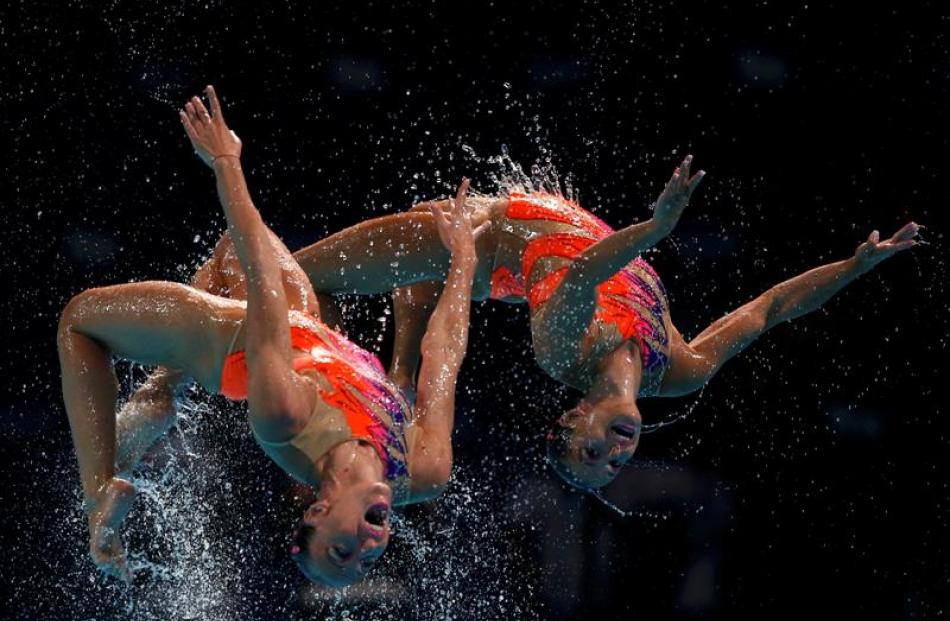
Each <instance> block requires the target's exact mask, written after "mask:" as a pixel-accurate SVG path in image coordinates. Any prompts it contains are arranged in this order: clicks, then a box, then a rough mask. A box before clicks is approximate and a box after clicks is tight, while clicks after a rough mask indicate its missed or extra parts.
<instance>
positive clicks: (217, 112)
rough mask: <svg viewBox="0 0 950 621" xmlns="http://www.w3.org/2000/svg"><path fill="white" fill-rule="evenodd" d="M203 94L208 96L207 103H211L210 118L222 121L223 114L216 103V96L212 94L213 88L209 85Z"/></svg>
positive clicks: (217, 102)
mask: <svg viewBox="0 0 950 621" xmlns="http://www.w3.org/2000/svg"><path fill="white" fill-rule="evenodd" d="M205 93H206V94H207V95H208V101H209V102H210V103H211V116H212V117H214V118H216V119H218V120H219V121H224V113H223V112H221V102H220V101H218V94H217V93H216V92H214V87H213V86H211V85H210V84H209V85H208V86H206V87H205Z"/></svg>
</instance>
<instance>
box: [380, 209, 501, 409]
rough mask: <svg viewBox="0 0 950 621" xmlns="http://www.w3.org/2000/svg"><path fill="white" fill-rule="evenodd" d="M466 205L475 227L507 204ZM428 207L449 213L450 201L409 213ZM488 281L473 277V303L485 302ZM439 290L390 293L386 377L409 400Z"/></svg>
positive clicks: (421, 286)
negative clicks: (471, 211) (391, 318)
mask: <svg viewBox="0 0 950 621" xmlns="http://www.w3.org/2000/svg"><path fill="white" fill-rule="evenodd" d="M467 202H468V204H469V205H472V206H473V207H474V210H475V214H474V220H475V222H476V223H481V222H485V221H488V220H490V219H491V218H492V214H493V213H494V212H497V211H498V210H499V209H503V208H505V207H507V203H499V201H498V199H496V198H492V197H479V196H471V197H469V198H468V201H467ZM430 205H435V206H437V207H438V208H440V209H442V210H443V211H449V210H451V208H452V205H451V201H448V200H444V201H432V202H429V203H419V204H418V205H415V206H414V207H413V208H412V209H410V210H409V211H410V212H415V213H429V209H430ZM485 234H486V235H488V234H489V232H487V231H486V233H485ZM494 243H497V242H494V241H490V242H489V243H488V244H487V246H488V247H489V248H490V247H491V245H492V244H494ZM489 252H490V249H486V250H485V251H484V253H485V254H486V255H487V254H489ZM480 263H481V266H482V271H483V272H484V271H485V268H486V267H487V268H488V269H490V268H491V265H490V262H489V261H481V262H480ZM491 263H493V261H492V262H491ZM486 279H487V281H486ZM490 279H491V275H490V273H488V274H481V278H479V277H478V276H476V284H475V285H473V288H472V299H473V300H480V299H484V298H486V297H487V296H488V293H489V290H490ZM442 286H443V285H442V282H439V281H425V282H418V283H415V284H412V285H407V286H405V287H399V288H397V289H394V290H393V294H392V295H393V314H394V319H395V326H396V330H395V337H394V339H393V358H392V362H391V364H390V367H389V377H390V379H392V380H393V382H395V383H396V385H397V386H399V387H400V388H401V389H402V390H403V391H405V392H406V393H407V394H409V395H410V396H413V395H414V394H415V387H416V371H417V370H418V368H419V360H420V358H421V355H422V353H421V347H422V337H423V335H424V334H425V331H426V327H427V326H428V323H429V317H431V316H432V312H433V311H434V310H435V307H436V304H437V303H438V301H439V295H440V294H441V293H442Z"/></svg>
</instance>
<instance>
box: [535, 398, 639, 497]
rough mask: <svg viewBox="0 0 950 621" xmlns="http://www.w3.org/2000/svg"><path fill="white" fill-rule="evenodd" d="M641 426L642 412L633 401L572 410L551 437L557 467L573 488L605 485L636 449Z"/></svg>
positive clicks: (550, 443) (551, 455)
mask: <svg viewBox="0 0 950 621" xmlns="http://www.w3.org/2000/svg"><path fill="white" fill-rule="evenodd" d="M641 426H642V420H641V418H640V412H639V411H638V410H637V409H636V405H634V404H630V403H627V404H623V405H614V406H611V407H598V406H587V407H584V408H580V407H579V408H575V409H573V410H569V411H568V412H566V413H565V414H564V415H563V416H561V418H560V419H559V420H558V421H557V424H556V426H555V429H554V430H553V432H552V435H551V436H550V437H549V441H548V442H549V447H548V452H549V455H550V457H551V459H552V461H553V465H554V468H555V470H556V471H557V473H558V474H559V475H560V476H561V478H563V479H564V480H565V481H567V482H568V483H570V484H571V485H573V486H574V487H579V488H582V489H597V488H600V487H603V486H605V485H607V484H608V483H610V482H611V481H613V480H614V477H616V476H617V473H619V472H620V469H621V468H622V467H623V465H624V464H625V463H627V461H628V460H629V459H630V458H631V457H632V456H633V453H634V452H635V451H636V450H637V443H638V442H639V441H640V428H641Z"/></svg>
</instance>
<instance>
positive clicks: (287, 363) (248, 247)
mask: <svg viewBox="0 0 950 621" xmlns="http://www.w3.org/2000/svg"><path fill="white" fill-rule="evenodd" d="M207 93H208V98H209V100H210V102H211V112H212V114H210V115H209V114H208V111H207V110H206V109H205V107H204V104H202V103H201V100H200V99H198V98H197V97H193V98H192V100H191V101H190V102H189V103H188V104H187V105H186V110H187V113H186V112H182V113H181V118H182V123H183V124H184V126H185V131H186V132H187V133H188V137H189V138H190V139H191V142H192V145H194V147H195V150H196V151H198V154H199V156H202V159H204V160H205V161H208V159H210V164H211V167H212V168H213V169H214V173H215V178H216V180H217V187H218V197H219V198H220V201H221V206H222V207H223V209H224V214H225V216H226V218H227V221H228V230H229V232H230V234H231V239H232V241H233V242H234V249H235V251H236V253H237V256H238V261H239V262H240V263H241V267H242V268H243V269H244V272H245V274H246V275H247V315H246V318H245V323H246V330H247V335H246V340H245V353H246V356H247V367H248V406H249V407H248V414H249V418H250V420H251V424H252V425H253V427H254V431H255V432H256V433H257V435H258V436H260V437H261V439H263V440H265V441H268V442H281V441H285V440H288V439H290V438H292V437H293V436H294V435H295V434H296V433H297V432H298V431H299V430H300V429H301V428H302V427H303V426H304V425H305V424H306V422H307V417H308V416H309V415H310V413H311V412H312V406H313V399H315V394H314V392H313V391H312V390H309V389H308V385H307V383H306V381H305V380H304V378H302V377H300V376H299V375H298V374H297V373H295V372H294V371H293V366H292V351H291V348H290V324H289V322H288V319H287V298H286V295H285V293H284V287H283V281H282V279H281V272H280V265H279V264H278V261H277V257H276V255H275V254H274V251H273V248H272V247H271V242H270V237H269V235H268V231H267V227H266V226H265V225H264V221H263V220H262V219H261V214H260V212H258V210H257V208H256V207H255V206H254V203H253V201H252V200H251V196H250V192H249V191H248V188H247V183H246V181H245V179H244V172H243V171H242V169H241V160H240V155H241V141H240V139H238V137H237V136H236V135H235V134H234V132H232V131H231V130H230V129H228V127H227V125H226V124H225V122H224V117H223V115H222V113H221V105H220V103H219V102H218V99H217V96H216V95H215V92H214V89H213V88H212V87H210V86H209V87H208V89H207ZM209 156H210V158H209Z"/></svg>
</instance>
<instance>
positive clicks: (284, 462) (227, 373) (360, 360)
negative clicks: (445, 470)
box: [219, 311, 412, 505]
mask: <svg viewBox="0 0 950 621" xmlns="http://www.w3.org/2000/svg"><path fill="white" fill-rule="evenodd" d="M289 319H290V324H291V328H290V340H291V346H292V347H293V349H294V350H295V353H296V354H297V355H296V356H295V357H294V370H295V371H297V372H298V373H299V372H301V371H312V372H314V373H313V375H311V377H313V376H315V377H316V382H317V385H318V394H319V396H320V399H318V400H317V402H316V404H315V407H314V411H313V413H312V414H311V416H310V419H309V422H308V423H307V425H306V426H305V427H304V429H303V430H301V431H300V433H298V434H297V435H296V436H294V437H293V438H291V439H290V440H288V441H286V442H267V441H264V440H261V438H259V437H258V438H257V441H258V443H259V444H260V445H261V447H262V448H263V449H264V451H265V452H266V453H267V454H268V455H269V456H270V457H271V459H273V460H274V461H275V462H276V463H277V464H278V465H279V466H281V467H282V468H283V469H284V470H286V471H287V472H288V473H290V474H291V475H292V476H295V477H297V478H303V479H307V480H306V481H305V482H307V483H311V484H312V483H314V481H315V480H316V475H315V474H314V464H315V462H316V461H317V460H318V459H319V458H321V457H322V456H323V455H325V454H326V453H327V452H328V451H329V450H330V449H332V448H333V447H335V446H337V445H338V444H340V443H341V442H346V441H347V440H353V439H358V440H363V441H366V442H368V443H369V444H371V445H372V446H373V448H374V449H375V450H376V452H377V454H378V455H379V457H380V459H381V460H382V462H383V464H384V467H385V474H386V479H387V481H388V483H389V485H390V487H391V488H392V490H393V504H397V505H398V504H405V502H406V501H407V500H408V496H409V468H408V464H407V461H406V460H407V456H408V455H407V442H406V432H407V427H408V426H409V425H410V423H411V412H412V410H411V408H410V406H409V404H408V403H407V401H406V399H405V397H404V396H403V394H402V391H400V390H399V389H398V388H397V387H396V386H395V385H393V384H392V382H390V381H389V379H388V378H387V377H386V373H385V371H384V370H383V366H382V364H380V362H379V359H378V358H377V357H376V356H374V355H373V354H371V353H369V352H367V351H366V350H364V349H362V348H360V347H358V346H357V345H355V344H354V343H352V342H351V341H349V340H348V339H346V338H345V337H343V336H341V335H340V334H338V333H337V332H335V331H333V330H332V329H330V328H329V327H328V326H326V325H324V324H323V323H321V322H320V321H317V320H316V319H314V318H313V317H311V316H310V315H306V314H304V313H300V312H297V311H291V312H290V314H289ZM300 352H303V353H304V354H305V355H300ZM247 389H248V375H247V362H246V359H245V354H244V352H243V351H238V352H234V353H231V354H229V355H228V357H227V358H225V361H224V367H223V369H222V371H221V387H220V389H219V392H220V393H221V394H222V395H224V396H226V397H228V398H229V399H232V400H235V401H237V400H242V399H246V398H247ZM327 406H329V407H327ZM255 437H256V434H255ZM301 473H306V476H302V474H301Z"/></svg>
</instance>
